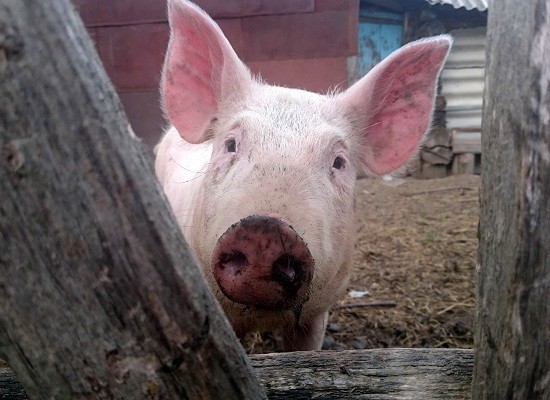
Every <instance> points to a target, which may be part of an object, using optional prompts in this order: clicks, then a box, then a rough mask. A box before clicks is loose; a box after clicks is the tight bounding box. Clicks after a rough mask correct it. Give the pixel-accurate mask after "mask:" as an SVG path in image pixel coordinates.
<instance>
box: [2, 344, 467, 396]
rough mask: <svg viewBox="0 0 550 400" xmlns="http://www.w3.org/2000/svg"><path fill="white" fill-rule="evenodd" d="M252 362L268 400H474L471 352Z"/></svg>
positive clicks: (345, 354) (308, 355)
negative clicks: (472, 394) (471, 389)
mask: <svg viewBox="0 0 550 400" xmlns="http://www.w3.org/2000/svg"><path fill="white" fill-rule="evenodd" d="M251 361H252V365H253V366H254V367H255V369H256V372H257V374H258V376H259V378H260V380H261V382H262V385H263V386H264V388H265V390H266V392H267V395H268V398H269V399H270V400H279V399H280V400H283V399H284V400H306V399H308V400H309V399H317V400H336V399H362V400H369V399H370V400H380V399H384V400H393V399H395V400H402V399H415V400H417V399H418V400H463V399H470V398H471V391H470V387H471V383H472V372H473V363H474V352H473V350H470V349H373V350H351V351H321V352H295V353H277V354H259V355H253V356H251ZM2 375H3V376H2ZM2 382H6V383H7V384H8V388H9V387H11V388H12V390H13V393H16V392H15V391H16V390H17V382H15V380H14V377H13V375H9V371H8V370H7V369H4V371H3V370H2V369H1V368H0V399H2V386H1V385H2ZM19 398H20V399H21V400H23V399H25V397H19ZM16 399H17V397H16Z"/></svg>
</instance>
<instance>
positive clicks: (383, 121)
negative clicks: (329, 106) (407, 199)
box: [337, 35, 452, 175]
mask: <svg viewBox="0 0 550 400" xmlns="http://www.w3.org/2000/svg"><path fill="white" fill-rule="evenodd" d="M451 44H452V38H451V37H450V36H448V35H441V36H436V37H433V38H429V39H423V40H419V41H416V42H412V43H409V44H407V45H406V46H404V47H402V48H401V49H399V50H397V51H395V52H394V53H392V54H391V55H390V56H389V57H387V58H386V59H384V60H383V61H382V62H381V63H380V64H378V65H377V66H376V67H374V68H373V69H372V70H371V71H370V72H369V73H368V74H367V75H365V76H364V77H363V78H362V79H361V80H359V81H358V82H357V83H355V84H354V85H353V86H352V87H350V88H349V89H348V90H346V91H345V92H344V93H342V94H341V95H339V96H338V97H337V101H338V102H341V104H342V105H343V106H344V107H345V108H347V109H348V110H350V111H349V112H351V114H352V117H353V119H354V120H355V121H356V123H357V125H358V129H359V130H360V132H359V133H360V135H361V138H362V140H361V142H362V144H363V148H362V154H363V155H364V158H363V160H364V163H365V166H366V169H367V170H368V171H369V172H370V173H374V174H376V175H384V174H389V173H391V172H393V171H395V170H397V169H398V168H399V167H401V166H403V165H404V164H405V163H406V162H407V161H408V160H409V158H410V157H412V156H413V155H414V154H415V153H416V152H417V151H418V147H419V145H420V143H421V142H422V138H423V136H424V134H425V133H426V131H427V130H428V129H429V127H430V123H431V119H432V113H433V109H434V102H435V96H436V94H437V80H438V77H439V74H440V72H441V69H442V68H443V64H444V62H445V59H446V58H447V55H448V54H449V49H450V47H451Z"/></svg>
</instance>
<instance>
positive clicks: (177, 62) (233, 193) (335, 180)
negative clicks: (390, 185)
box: [155, 0, 452, 351]
mask: <svg viewBox="0 0 550 400" xmlns="http://www.w3.org/2000/svg"><path fill="white" fill-rule="evenodd" d="M168 3H169V20H170V27H171V37H170V43H169V45H168V51H167V55H166V60H165V63H164V70H163V76H162V96H163V103H164V108H165V111H166V114H167V116H168V118H169V120H170V122H171V123H172V124H173V127H171V128H170V129H168V131H167V132H166V134H165V135H164V137H163V138H162V140H161V142H160V144H159V145H158V146H157V158H156V164H155V168H156V172H157V175H158V178H159V180H160V182H161V184H162V186H163V188H164V191H165V193H166V195H167V197H168V200H169V201H170V204H171V206H172V209H173V211H174V214H175V216H176V218H177V221H178V222H179V225H180V226H181V229H182V232H183V235H184V236H185V239H186V240H187V242H188V243H189V246H190V248H191V250H192V252H193V255H194V257H195V259H196V260H197V262H198V264H199V265H200V266H201V267H202V270H203V271H204V275H205V277H206V279H207V280H208V282H209V284H210V286H211V288H212V290H213V292H214V293H215V295H216V297H217V298H218V300H219V302H220V304H221V306H222V308H223V309H224V311H225V313H226V315H227V318H228V319H229V321H230V322H231V324H232V326H233V328H234V330H235V332H236V333H237V335H238V336H243V335H244V334H246V333H247V332H248V331H254V330H277V329H278V330H282V331H283V334H284V339H285V350H288V351H290V350H312V349H319V348H320V347H321V344H322V341H323V335H324V331H325V325H326V323H327V318H328V310H329V309H330V307H331V306H332V305H333V304H334V303H335V301H336V300H338V298H340V297H341V296H342V295H343V293H344V292H345V289H346V285H347V283H348V279H349V275H350V270H351V260H352V253H353V249H354V239H355V226H354V225H355V224H354V187H355V182H356V180H357V178H358V177H362V176H371V177H380V176H383V175H388V174H391V173H392V172H394V171H397V170H399V169H400V168H401V167H403V166H404V165H405V164H406V163H407V161H408V160H409V159H410V158H411V157H413V156H415V155H416V153H417V151H418V147H419V145H420V143H421V142H422V139H423V137H424V134H425V133H426V131H427V130H428V129H429V126H430V122H431V118H432V113H433V107H434V98H435V95H436V83H437V80H438V77H439V74H440V72H441V69H442V67H443V64H444V61H445V59H446V57H447V55H448V52H449V48H450V46H451V42H452V40H451V38H450V37H449V36H445V35H443V36H437V37H434V38H430V39H426V40H420V41H417V42H414V43H410V44H408V45H406V46H404V47H403V48H401V49H399V50H398V51H396V52H394V53H393V54H391V55H390V56H389V57H388V58H386V59H385V60H384V61H382V62H381V63H380V64H379V65H378V66H376V67H375V68H374V69H373V70H372V71H370V72H369V73H368V74H367V75H366V76H365V77H363V78H362V79H361V80H359V81H358V82H357V83H355V84H354V85H353V86H351V87H350V88H349V89H347V90H346V91H344V92H342V93H338V94H330V95H320V94H315V93H310V92H307V91H303V90H298V89H289V88H283V87H275V86H270V85H266V84H265V83H262V82H261V81H260V80H258V79H256V78H254V77H252V75H251V74H250V72H249V70H248V69H247V68H246V66H245V65H244V64H243V63H242V62H241V61H240V60H239V58H238V57H237V55H236V54H235V52H234V50H233V48H232V47H231V45H230V44H229V42H228V41H227V39H226V38H225V36H224V35H223V33H222V31H221V30H220V28H219V27H218V26H217V25H216V23H215V22H214V21H212V20H211V19H210V17H208V16H207V15H206V14H205V13H204V12H203V11H202V10H200V9H199V8H198V7H197V6H196V5H194V4H192V3H190V2H187V1H183V0H169V2H168Z"/></svg>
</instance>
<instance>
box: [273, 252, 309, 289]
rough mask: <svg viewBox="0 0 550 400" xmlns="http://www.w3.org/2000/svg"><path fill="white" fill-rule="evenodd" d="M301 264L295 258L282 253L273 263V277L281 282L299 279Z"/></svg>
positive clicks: (291, 281)
mask: <svg viewBox="0 0 550 400" xmlns="http://www.w3.org/2000/svg"><path fill="white" fill-rule="evenodd" d="M302 268H303V265H302V262H301V261H300V260H298V259H297V258H295V257H293V256H291V255H288V254H283V255H282V256H280V257H279V258H277V260H275V262H274V263H273V278H274V280H276V281H279V282H281V283H293V282H295V281H299V278H300V276H299V275H300V274H301V271H302Z"/></svg>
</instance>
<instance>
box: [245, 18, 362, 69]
mask: <svg viewBox="0 0 550 400" xmlns="http://www.w3.org/2000/svg"><path fill="white" fill-rule="evenodd" d="M241 24H242V30H243V42H244V43H246V46H245V48H244V51H243V59H244V61H245V62H249V61H273V60H288V59H294V58H296V59H303V58H322V57H325V58H335V57H348V56H351V55H355V54H357V41H356V40H354V41H352V39H351V37H350V34H349V31H350V30H352V29H353V30H354V32H357V21H356V18H352V17H351V15H350V12H349V11H348V10H336V11H322V12H314V13H308V14H287V15H269V16H258V17H249V18H243V19H242V22H241ZM356 35H357V34H356V33H355V36H356ZM355 36H353V37H354V38H355Z"/></svg>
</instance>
